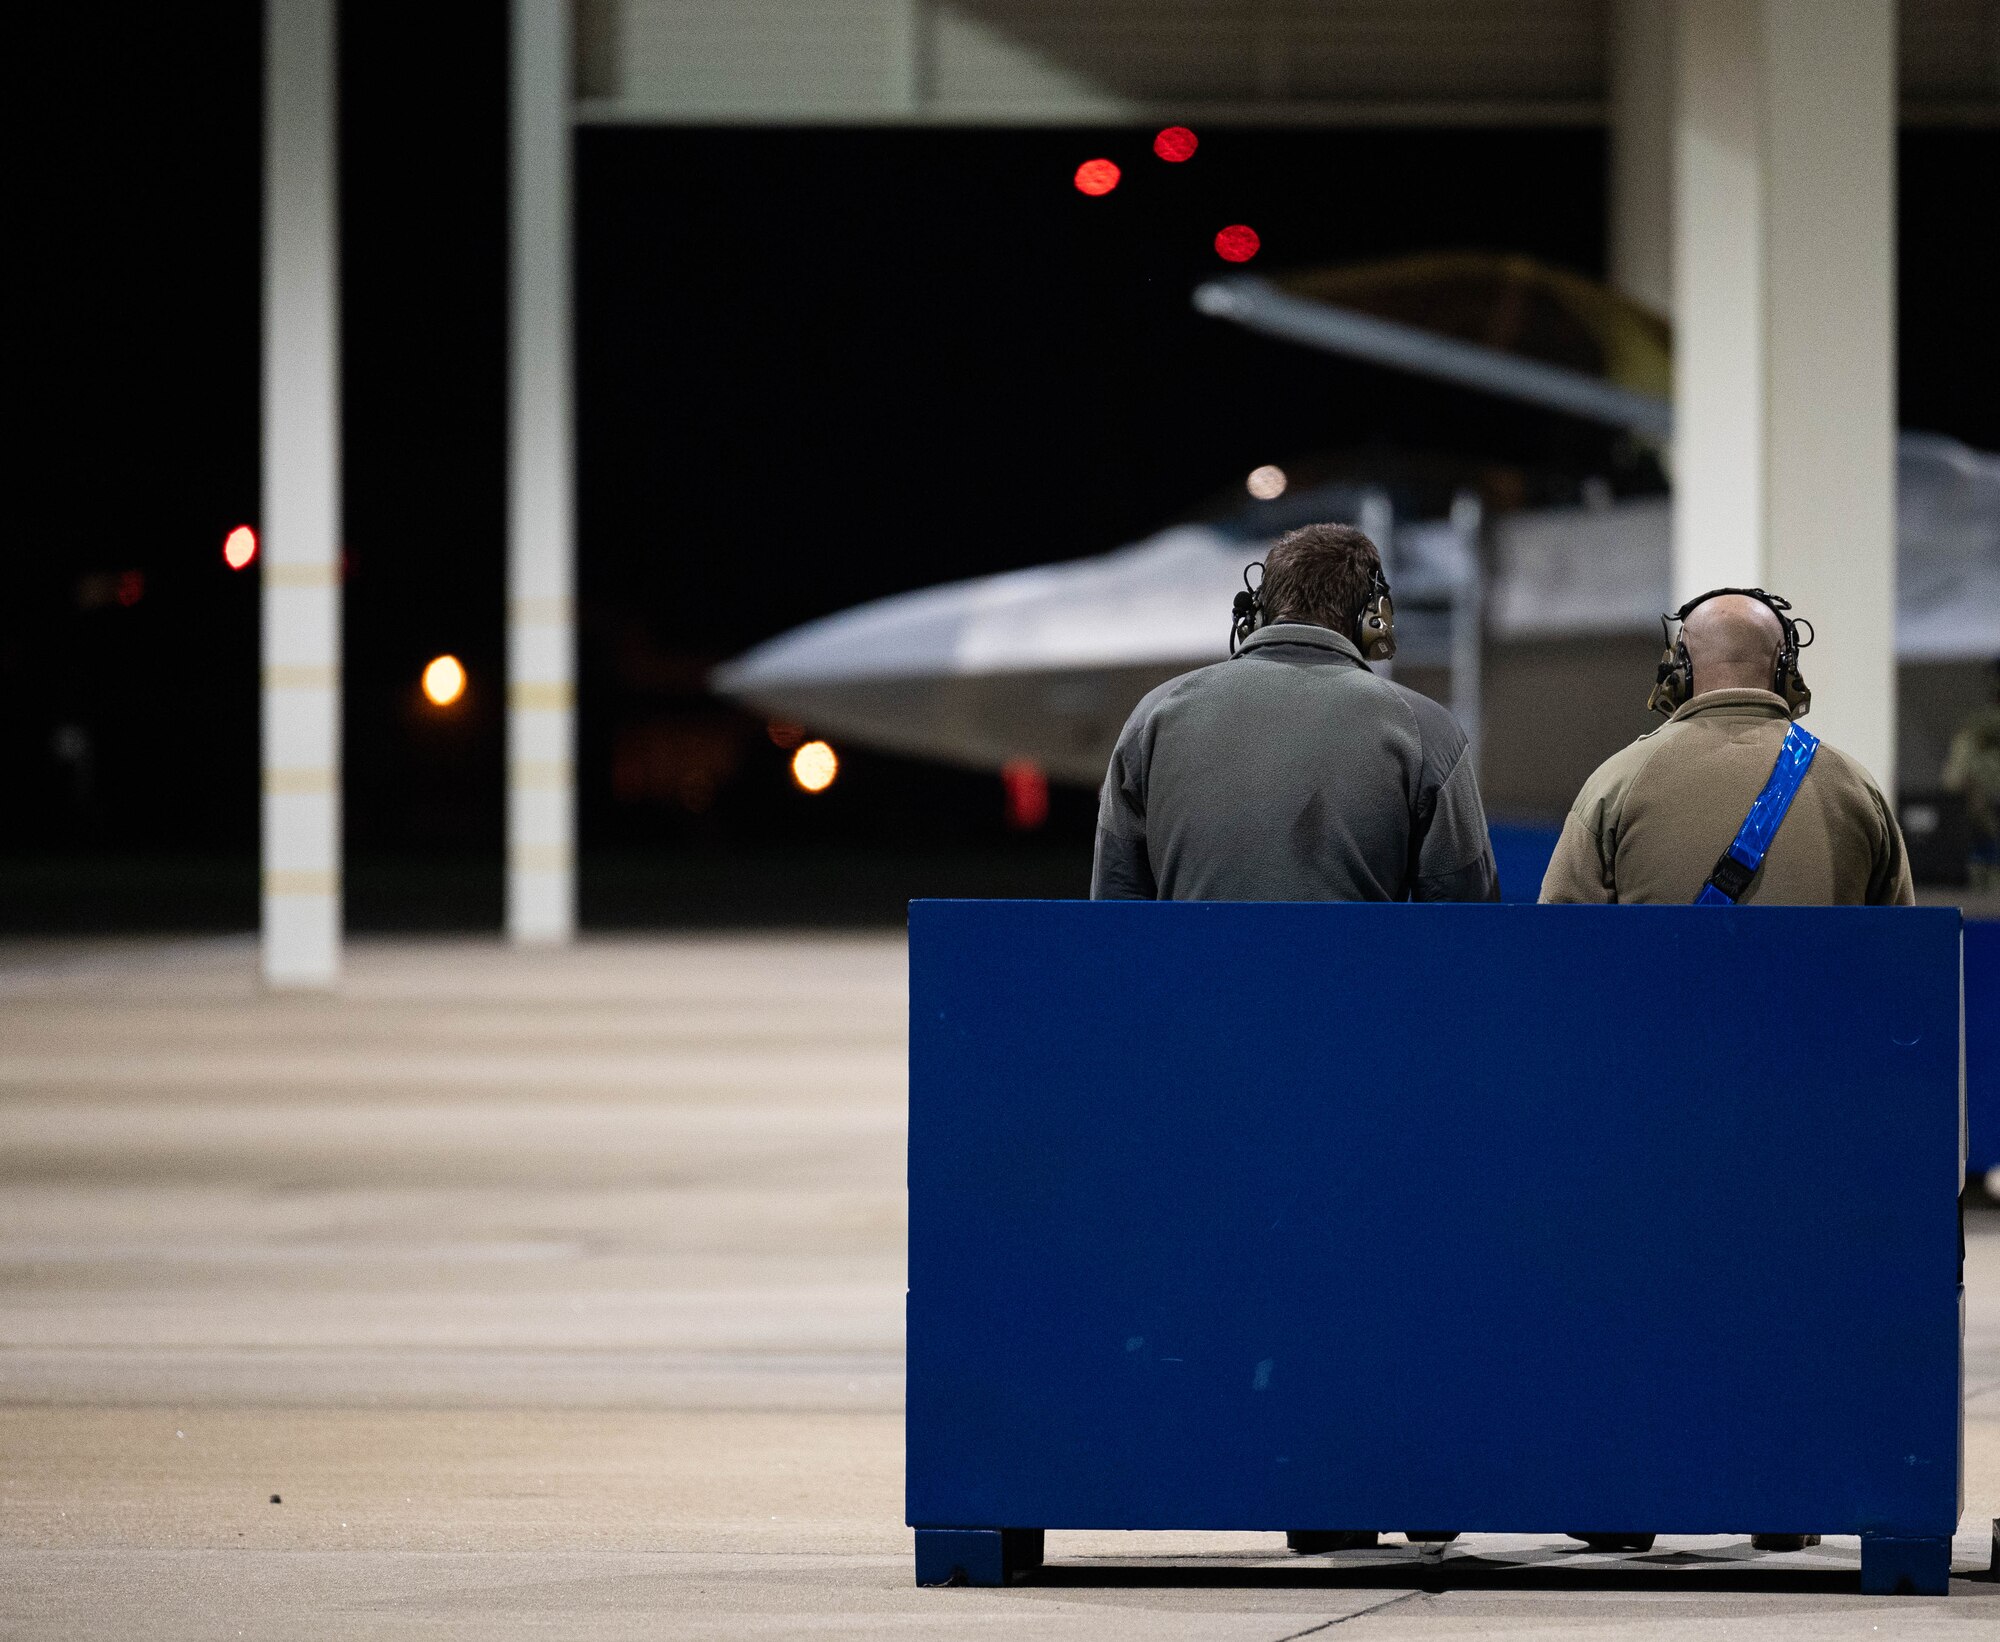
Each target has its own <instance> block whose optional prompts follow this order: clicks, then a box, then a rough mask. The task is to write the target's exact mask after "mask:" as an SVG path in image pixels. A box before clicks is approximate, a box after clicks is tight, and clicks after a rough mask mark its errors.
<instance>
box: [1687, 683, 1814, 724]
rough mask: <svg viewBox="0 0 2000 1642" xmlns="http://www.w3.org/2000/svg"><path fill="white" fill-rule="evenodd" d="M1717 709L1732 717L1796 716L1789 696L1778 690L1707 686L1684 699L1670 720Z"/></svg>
mask: <svg viewBox="0 0 2000 1642" xmlns="http://www.w3.org/2000/svg"><path fill="white" fill-rule="evenodd" d="M1714 712H1723V713H1727V714H1728V716H1729V717H1731V718H1783V719H1789V718H1790V717H1791V716H1792V710H1791V708H1790V707H1788V706H1786V705H1785V698H1784V697H1783V696H1781V695H1779V694H1778V693H1777V692H1776V691H1775V690H1704V691H1702V693H1701V694H1700V695H1698V696H1696V697H1695V698H1694V699H1693V700H1692V701H1684V702H1682V703H1681V705H1680V706H1679V707H1678V708H1676V709H1675V711H1674V716H1673V717H1672V718H1670V719H1668V720H1667V722H1668V723H1669V724H1678V723H1680V721H1681V720H1682V719H1684V718H1693V717H1694V716H1695V714H1697V713H1714Z"/></svg>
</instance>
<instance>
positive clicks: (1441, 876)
mask: <svg viewBox="0 0 2000 1642" xmlns="http://www.w3.org/2000/svg"><path fill="white" fill-rule="evenodd" d="M1410 899H1411V900H1413V901H1497V900H1499V899H1500V870H1499V868H1498V867H1496V866H1495V865H1494V863H1493V841H1492V839H1491V838H1490V837H1488V836H1487V832H1486V806H1485V805H1484V804H1482V803H1481V802H1480V799H1479V777H1478V774H1477V773H1476V772H1475V771H1474V769H1473V767H1472V760H1471V759H1470V758H1468V757H1466V756H1465V749H1464V748H1463V747H1461V748H1460V749H1459V755H1458V758H1457V761H1456V762H1455V763H1454V764H1453V765H1452V767H1451V774H1449V775H1448V776H1446V777H1445V779H1444V781H1443V782H1442V783H1441V784H1440V785H1439V787H1438V790H1437V798H1436V800H1435V802H1434V803H1433V805H1432V807H1431V815H1430V823H1429V825H1428V826H1427V827H1426V828H1425V829H1424V836H1423V842H1422V843H1421V844H1420V845H1419V846H1418V849H1417V870H1416V874H1415V876H1414V877H1413V878H1412V879H1411V880H1410Z"/></svg>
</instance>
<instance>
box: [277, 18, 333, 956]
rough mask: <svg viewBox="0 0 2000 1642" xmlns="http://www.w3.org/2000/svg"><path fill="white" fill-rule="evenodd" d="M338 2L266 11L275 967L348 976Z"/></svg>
mask: <svg viewBox="0 0 2000 1642" xmlns="http://www.w3.org/2000/svg"><path fill="white" fill-rule="evenodd" d="M334 40H335V35H334V0H268V3H267V6H266V29H265V50H266V53H267V72H266V76H265V159H264V452H263V465H264V501H263V509H262V513H263V552H262V556H261V560H260V569H259V572H258V574H259V577H260V581H261V584H262V604H263V638H262V643H263V709H264V711H263V730H262V762H263V768H264V779H263V788H264V797H263V861H264V873H263V967H264V977H265V979H266V980H267V981H268V982H269V983H270V984H271V985H273V986H328V985H331V984H332V983H333V981H334V980H335V979H336V978H337V977H338V975H339V969H340V775H339V771H340V694H339V692H340V587H339V564H340V380H339V324H340V318H339V285H338V270H339V241H338V228H337V221H336V216H335V208H336V197H337V196H336V176H337V170H338V160H337V154H336V110H337V101H338V99H337V68H336V63H335V51H334Z"/></svg>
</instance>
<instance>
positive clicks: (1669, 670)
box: [1646, 587, 1813, 719]
mask: <svg viewBox="0 0 2000 1642" xmlns="http://www.w3.org/2000/svg"><path fill="white" fill-rule="evenodd" d="M1726 593H1740V594H1741V595H1742V596H1743V597H1745V598H1750V599H1756V600H1757V601H1758V602H1759V603H1761V604H1763V605H1764V606H1765V607H1766V608H1767V609H1768V610H1769V611H1770V612H1771V614H1772V615H1774V616H1776V617H1777V618H1778V625H1779V627H1781V628H1782V629H1783V630H1784V635H1785V637H1784V642H1783V643H1782V644H1780V645H1779V647H1778V661H1777V665H1776V666H1775V667H1774V668H1773V669H1772V672H1771V689H1772V691H1773V692H1774V693H1775V694H1777V695H1781V696H1783V697H1784V698H1785V705H1786V706H1787V707H1788V708H1790V709H1791V714H1792V717H1793V718H1795V719H1796V718H1804V717H1805V716H1806V714H1807V713H1809V712H1811V711H1812V691H1811V690H1809V689H1807V688H1806V681H1805V675H1804V674H1802V673H1801V672H1800V671H1799V652H1800V651H1801V650H1803V649H1804V648H1805V647H1806V646H1807V645H1809V644H1811V643H1812V641H1813V625H1812V623H1811V622H1809V621H1807V620H1806V619H1805V617H1803V616H1800V617H1799V618H1797V619H1796V620H1794V619H1793V618H1792V617H1791V616H1788V615H1786V614H1785V612H1786V611H1788V610H1790V609H1791V607H1792V601H1791V600H1790V599H1781V598H1779V597H1778V595H1777V594H1775V593H1766V592H1765V591H1764V590H1763V588H1761V587H1717V588H1713V589H1711V590H1710V591H1709V592H1706V593H1703V594H1702V595H1701V596H1700V597H1699V598H1693V599H1689V600H1688V601H1687V603H1686V604H1684V605H1682V606H1681V607H1680V609H1678V610H1676V611H1675V612H1674V613H1673V614H1672V615H1671V616H1662V617H1661V618H1660V638H1661V641H1662V642H1663V643H1664V644H1665V646H1666V648H1665V649H1664V650H1663V651H1662V652H1661V655H1660V668H1659V672H1658V673H1657V674H1656V675H1655V676H1654V679H1653V693H1652V694H1651V695H1650V696H1648V697H1647V698H1646V705H1647V706H1648V707H1650V708H1652V710H1653V711H1654V712H1656V713H1659V714H1660V715H1662V716H1663V717H1666V718H1672V717H1673V716H1674V714H1675V713H1676V712H1677V711H1679V709H1680V708H1681V707H1682V706H1683V705H1685V704H1686V703H1687V702H1688V701H1689V700H1690V699H1692V698H1693V696H1694V663H1693V661H1691V660H1690V659H1689V658H1688V652H1687V640H1686V639H1685V638H1684V637H1683V636H1682V635H1681V634H1680V633H1677V632H1674V631H1672V630H1671V629H1670V628H1669V627H1668V625H1667V624H1668V623H1669V622H1681V623H1683V624H1684V623H1685V622H1686V621H1687V619H1688V616H1689V614H1690V613H1691V612H1692V611H1693V610H1694V608H1695V606H1696V605H1701V604H1706V603H1708V601H1709V600H1710V599H1719V598H1721V597H1722V596H1723V595H1724V594H1726ZM1801 627H1803V628H1804V629H1805V630H1806V636H1805V637H1804V638H1803V639H1802V638H1800V637H1799V629H1800V628H1801Z"/></svg>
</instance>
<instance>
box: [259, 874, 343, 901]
mask: <svg viewBox="0 0 2000 1642" xmlns="http://www.w3.org/2000/svg"><path fill="white" fill-rule="evenodd" d="M264 893H265V894H266V895H338V894H339V893H340V874H339V873H337V872H305V871H298V870H284V869H281V868H278V867H266V868H265V869H264Z"/></svg>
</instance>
